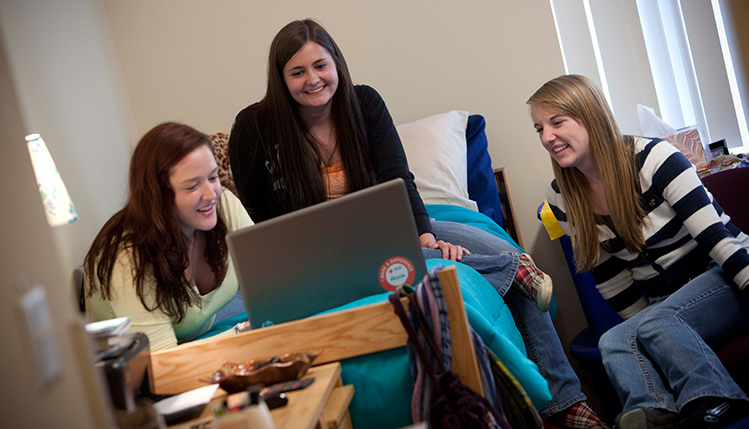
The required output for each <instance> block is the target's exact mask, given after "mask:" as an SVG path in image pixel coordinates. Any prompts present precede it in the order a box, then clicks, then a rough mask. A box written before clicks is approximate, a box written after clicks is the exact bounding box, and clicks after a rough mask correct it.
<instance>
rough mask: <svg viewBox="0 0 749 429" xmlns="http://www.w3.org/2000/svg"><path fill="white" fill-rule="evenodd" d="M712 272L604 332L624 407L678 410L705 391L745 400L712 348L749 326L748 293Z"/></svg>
mask: <svg viewBox="0 0 749 429" xmlns="http://www.w3.org/2000/svg"><path fill="white" fill-rule="evenodd" d="M724 276H725V275H724V273H723V271H722V270H721V269H720V268H717V267H716V268H713V269H712V270H709V271H707V272H706V273H704V274H702V275H701V276H699V277H697V278H696V279H694V280H692V281H691V282H689V283H688V284H686V285H684V286H683V287H682V288H681V289H679V290H678V291H676V292H675V293H673V294H671V295H670V296H668V297H667V298H665V299H662V300H658V301H656V302H654V303H653V304H651V305H650V306H649V307H647V308H646V309H644V310H642V311H640V312H639V313H637V314H636V315H635V316H634V317H632V318H630V319H629V320H627V321H625V322H624V323H622V324H620V325H618V326H616V327H614V328H612V329H611V330H610V331H609V332H607V333H606V334H604V336H603V337H601V340H600V342H599V349H600V350H601V355H602V356H603V359H604V365H605V367H606V371H607V373H608V374H609V378H610V379H611V380H612V383H613V384H614V387H615V388H616V389H617V392H618V393H619V396H620V398H621V399H622V403H623V405H624V410H629V409H632V408H635V407H655V408H663V409H667V410H670V411H678V410H679V409H681V407H682V406H684V404H686V403H687V402H689V401H691V400H693V399H696V398H699V397H702V396H718V397H725V398H734V399H747V396H746V395H745V394H744V393H743V392H742V391H741V389H740V388H739V387H738V386H737V385H736V383H735V382H734V381H733V379H731V377H730V375H728V372H727V371H726V370H725V368H724V367H723V365H722V364H721V363H720V361H719V360H718V358H717V356H715V353H714V352H713V351H712V349H711V348H710V347H709V345H711V344H719V343H722V342H725V341H727V340H728V339H730V338H733V337H736V336H738V335H742V334H744V333H746V332H748V331H749V319H748V318H747V317H746V314H747V311H748V310H749V296H747V294H746V293H744V292H740V291H738V290H737V289H736V287H735V286H733V285H732V282H731V281H730V280H729V279H726V278H725V277H724Z"/></svg>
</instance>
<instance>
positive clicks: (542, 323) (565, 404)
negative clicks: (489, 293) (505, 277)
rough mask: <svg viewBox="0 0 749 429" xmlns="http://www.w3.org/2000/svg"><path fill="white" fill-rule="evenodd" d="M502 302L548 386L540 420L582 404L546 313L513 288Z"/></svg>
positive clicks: (573, 372)
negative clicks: (549, 397)
mask: <svg viewBox="0 0 749 429" xmlns="http://www.w3.org/2000/svg"><path fill="white" fill-rule="evenodd" d="M504 299H505V303H506V304H507V306H508V308H509V309H510V312H512V316H513V318H514V319H515V324H516V325H517V327H518V330H519V331H520V334H521V335H522V336H523V342H524V343H525V348H526V351H527V353H528V358H529V359H530V360H532V361H533V362H534V363H535V364H536V365H537V366H538V370H539V372H540V373H541V375H542V376H543V377H544V379H546V382H547V383H548V384H549V392H551V401H550V402H549V403H548V404H547V405H546V407H544V409H543V410H541V412H540V413H539V414H541V417H549V416H551V415H553V414H556V413H558V412H559V411H562V410H565V409H567V408H569V407H570V406H572V405H574V404H576V403H578V402H581V401H584V400H585V399H586V396H585V394H584V393H583V392H582V390H581V389H580V379H578V378H577V374H575V371H574V370H573V369H572V366H571V365H570V362H569V361H568V360H567V356H566V355H565V354H564V349H563V348H562V342H561V341H560V340H559V336H558V335H557V331H556V329H554V325H553V324H552V323H551V317H549V313H548V312H541V311H539V310H538V308H536V304H534V303H533V302H532V301H531V300H529V299H528V298H526V297H525V296H524V295H523V294H522V293H521V292H519V291H517V290H516V289H511V290H510V291H509V292H507V294H506V295H505V297H504Z"/></svg>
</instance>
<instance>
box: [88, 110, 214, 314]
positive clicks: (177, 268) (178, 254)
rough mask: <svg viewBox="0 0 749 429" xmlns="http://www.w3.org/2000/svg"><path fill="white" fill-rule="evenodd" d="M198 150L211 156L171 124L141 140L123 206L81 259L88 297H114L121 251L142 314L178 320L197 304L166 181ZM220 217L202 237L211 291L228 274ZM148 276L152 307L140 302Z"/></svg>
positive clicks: (203, 140)
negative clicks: (151, 285)
mask: <svg viewBox="0 0 749 429" xmlns="http://www.w3.org/2000/svg"><path fill="white" fill-rule="evenodd" d="M202 146H208V147H209V148H210V149H211V151H213V145H212V144H211V140H210V138H209V137H208V136H207V135H205V134H203V133H201V132H200V131H197V130H195V129H194V128H192V127H189V126H187V125H184V124H178V123H175V122H167V123H163V124H160V125H157V126H156V127H154V128H153V129H151V130H150V131H148V132H147V133H146V134H145V135H144V136H143V137H142V138H141V139H140V141H139V142H138V145H137V146H136V147H135V151H134V152H133V156H132V158H131V160H130V181H129V197H128V201H127V204H126V205H125V207H124V208H123V209H122V210H120V211H119V212H117V213H116V214H115V215H114V216H112V217H111V218H110V219H109V220H108V221H107V222H106V223H105V224H104V226H103V227H102V229H101V231H99V234H98V235H97V236H96V238H95V239H94V242H93V244H91V248H90V249H89V251H88V253H87V254H86V258H85V260H84V264H83V265H84V270H85V273H86V278H87V282H86V283H87V284H86V286H87V294H88V296H91V295H93V293H94V292H95V291H97V290H98V291H99V293H100V294H101V296H102V298H103V299H111V298H112V290H111V284H110V279H111V276H112V269H113V268H114V266H115V263H117V260H118V257H120V255H121V253H120V252H128V255H129V256H130V258H131V260H132V269H133V281H134V285H135V289H136V293H137V294H138V298H139V299H140V301H141V303H143V306H144V307H145V308H146V309H148V310H149V311H154V310H156V309H160V310H161V311H163V312H164V313H166V314H167V315H169V316H171V317H173V318H175V319H176V320H177V321H180V320H182V319H183V318H184V316H185V312H186V309H187V307H189V306H191V305H200V299H199V297H198V296H197V294H196V293H195V292H194V291H192V289H191V288H190V287H189V286H188V285H189V281H188V279H187V277H186V276H185V270H186V269H187V266H188V263H189V255H188V244H187V241H186V239H185V236H184V234H183V233H182V231H181V230H180V227H179V220H178V219H177V214H176V207H175V203H174V191H173V190H172V188H171V186H170V185H169V176H170V175H171V173H172V168H173V167H174V166H175V165H177V164H178V163H179V162H180V161H181V160H182V159H183V158H185V157H186V156H187V155H189V154H190V153H192V152H193V151H195V150H196V149H198V148H200V147H202ZM218 213H219V215H218V222H217V223H216V226H215V227H214V228H213V229H211V230H210V231H205V232H204V233H205V238H206V248H205V254H204V258H205V261H206V262H207V263H208V265H209V266H210V268H211V270H212V271H213V274H214V277H215V283H214V287H217V286H218V285H220V284H221V282H223V280H224V277H226V271H227V269H228V249H227V245H226V234H227V227H226V223H225V222H224V220H223V219H222V217H221V214H220V213H221V212H220V211H218ZM150 276H152V277H153V279H154V280H155V283H156V291H155V304H154V305H153V307H149V305H148V304H147V303H146V300H145V299H144V297H145V296H146V295H148V294H149V293H152V292H150V291H148V290H146V286H147V283H146V279H148V278H149V277H150ZM94 280H98V284H99V287H97V285H96V282H95V281H94Z"/></svg>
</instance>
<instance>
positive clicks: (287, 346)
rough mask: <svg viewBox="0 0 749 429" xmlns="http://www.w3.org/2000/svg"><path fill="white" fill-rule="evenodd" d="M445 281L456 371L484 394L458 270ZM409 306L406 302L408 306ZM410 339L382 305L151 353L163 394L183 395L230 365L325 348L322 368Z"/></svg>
mask: <svg viewBox="0 0 749 429" xmlns="http://www.w3.org/2000/svg"><path fill="white" fill-rule="evenodd" d="M439 279H440V283H441V285H442V288H443V290H444V295H445V302H446V304H447V313H448V320H449V323H450V330H451V338H452V353H453V356H452V358H453V368H452V370H453V372H455V373H457V374H458V375H459V376H460V378H461V380H462V381H463V383H464V384H465V385H466V386H468V387H470V388H471V389H473V390H475V391H476V392H478V393H480V394H481V395H483V394H484V391H483V388H482V385H481V376H480V374H479V367H478V363H477V361H476V353H475V350H474V347H473V339H472V337H471V334H470V329H469V326H468V318H467V316H466V311H465V306H464V305H463V294H462V292H461V291H460V284H459V282H458V275H457V270H456V268H455V267H454V266H452V267H447V268H444V269H442V270H441V271H440V272H439ZM407 301H408V299H407V298H403V303H404V305H405V304H406V303H407ZM407 340H408V335H407V334H406V331H405V329H404V328H403V325H401V322H400V319H398V316H397V315H396V314H395V313H394V312H393V307H392V305H391V304H390V303H389V302H382V303H378V304H372V305H368V306H364V307H359V308H353V309H349V310H344V311H340V312H337V313H331V314H325V315H322V316H316V317H311V318H308V319H302V320H296V321H293V322H288V323H283V324H279V325H275V326H270V327H267V328H263V329H255V330H250V331H247V332H243V333H240V334H237V335H227V336H217V337H213V338H208V339H205V340H201V341H195V342H192V343H188V344H183V345H181V346H178V347H174V348H171V349H167V350H162V351H157V352H154V353H152V354H151V364H152V370H153V374H152V375H153V382H154V390H155V393H157V394H177V393H182V392H185V391H188V390H191V389H195V388H198V387H202V386H205V384H204V383H203V382H201V381H199V380H200V379H201V378H205V377H207V376H208V375H209V374H210V373H211V372H213V371H215V370H217V369H218V368H219V367H220V366H221V365H222V364H223V363H224V362H226V361H229V362H244V361H247V360H250V359H255V358H257V359H260V358H269V357H273V356H280V355H282V354H284V353H291V352H305V351H312V350H315V349H321V348H322V354H321V355H320V356H318V357H317V359H316V360H315V365H320V364H324V363H328V362H334V361H338V360H342V359H346V358H350V357H355V356H360V355H365V354H369V353H374V352H378V351H382V350H389V349H393V348H396V347H402V346H404V345H405V344H406V341H407Z"/></svg>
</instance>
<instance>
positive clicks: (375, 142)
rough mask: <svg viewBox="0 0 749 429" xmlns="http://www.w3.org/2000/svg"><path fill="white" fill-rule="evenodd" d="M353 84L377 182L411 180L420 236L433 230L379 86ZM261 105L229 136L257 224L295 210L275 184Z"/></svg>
mask: <svg viewBox="0 0 749 429" xmlns="http://www.w3.org/2000/svg"><path fill="white" fill-rule="evenodd" d="M354 88H355V91H356V95H357V98H358V99H359V103H360V106H361V111H362V115H363V116H364V122H365V125H366V130H367V139H368V142H369V147H370V159H371V162H372V165H371V166H370V168H372V170H373V171H374V175H375V182H377V183H382V182H386V181H388V180H392V179H395V178H398V177H400V178H402V179H403V180H404V181H405V182H406V189H407V191H408V196H409V199H410V201H411V208H412V210H413V214H414V219H415V221H416V228H417V230H418V231H419V235H421V234H425V233H428V232H432V225H431V222H430V221H429V215H428V214H427V211H426V209H425V208H424V203H423V202H422V200H421V196H419V192H418V191H417V190H416V184H415V183H414V176H413V174H411V171H410V170H409V169H408V162H407V161H406V153H405V152H404V150H403V145H402V143H401V141H400V137H398V132H397V131H396V129H395V125H393V119H392V118H391V117H390V113H389V112H388V109H387V107H386V106H385V101H384V100H383V99H382V97H380V94H378V93H377V91H375V90H374V88H371V87H369V86H366V85H357V86H355V87H354ZM257 106H258V104H257V103H255V104H253V105H251V106H248V107H246V108H244V109H243V110H242V111H241V112H239V114H238V115H237V118H236V120H235V121H234V126H233V127H232V130H231V136H230V137H229V161H230V163H231V170H232V174H233V175H234V184H235V185H236V187H237V193H238V194H239V198H240V200H242V204H243V205H244V206H245V208H247V210H248V211H249V213H250V216H251V217H252V220H253V221H254V222H262V221H264V220H266V219H271V218H274V217H276V216H280V215H283V214H286V213H288V212H289V211H290V210H289V209H288V208H287V207H285V206H284V203H283V200H282V199H281V198H280V196H279V195H278V191H277V190H275V188H278V187H279V185H278V184H274V183H273V179H272V177H271V174H270V171H269V168H276V166H277V159H275V160H270V162H269V160H268V156H267V153H268V152H269V151H267V150H266V148H264V147H263V142H265V144H269V138H268V136H267V134H266V133H265V132H264V130H265V127H264V124H261V123H259V118H258V117H257ZM271 153H272V152H271ZM266 165H267V167H266ZM282 180H283V177H282V178H281V179H280V181H282Z"/></svg>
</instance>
